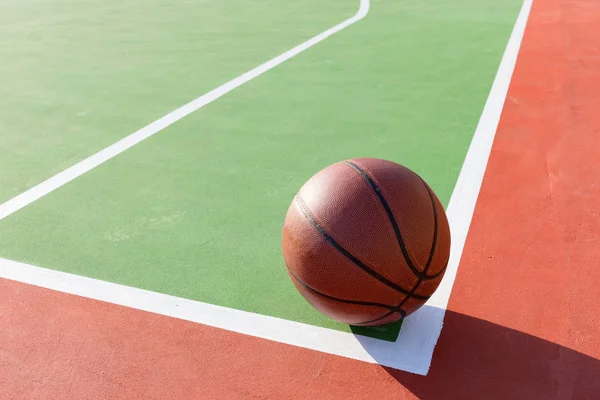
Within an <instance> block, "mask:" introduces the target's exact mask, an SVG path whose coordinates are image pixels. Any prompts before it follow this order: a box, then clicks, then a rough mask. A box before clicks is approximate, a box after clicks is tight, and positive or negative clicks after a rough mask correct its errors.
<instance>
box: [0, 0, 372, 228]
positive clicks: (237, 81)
mask: <svg viewBox="0 0 600 400" xmlns="http://www.w3.org/2000/svg"><path fill="white" fill-rule="evenodd" d="M369 7H370V0H360V7H359V9H358V11H357V13H356V14H355V15H354V16H353V17H351V18H349V19H347V20H345V21H343V22H341V23H339V24H337V25H335V26H334V27H332V28H329V29H328V30H326V31H324V32H322V33H320V34H318V35H317V36H315V37H313V38H311V39H309V40H307V41H306V42H304V43H301V44H299V45H298V46H296V47H294V48H292V49H290V50H288V51H286V52H285V53H282V54H280V55H278V56H277V57H275V58H273V59H271V60H269V61H267V62H265V63H264V64H262V65H259V66H258V67H256V68H254V69H251V70H250V71H248V72H245V73H244V74H242V75H240V76H238V77H237V78H234V79H232V80H230V81H229V82H227V83H225V84H223V85H221V86H219V87H218V88H216V89H213V90H211V91H210V92H208V93H206V94H204V95H202V96H200V97H198V98H197V99H195V100H192V101H191V102H189V103H187V104H185V105H183V106H181V107H179V108H178V109H176V110H174V111H172V112H170V113H168V114H167V115H165V116H163V117H162V118H160V119H157V120H156V121H154V122H152V123H150V124H149V125H146V126H144V127H143V128H141V129H139V130H138V131H136V132H134V133H132V134H130V135H129V136H126V137H125V138H123V139H121V140H119V141H118V142H115V143H113V144H112V145H110V146H108V147H106V148H105V149H103V150H100V151H99V152H97V153H96V154H93V155H92V156H90V157H88V158H86V159H84V160H82V161H80V162H78V163H77V164H75V165H73V166H71V167H69V168H67V169H65V170H64V171H61V172H59V173H58V174H56V175H54V176H52V177H51V178H48V179H47V180H45V181H44V182H42V183H40V184H38V185H36V186H34V187H32V188H30V189H28V190H26V191H25V192H23V193H21V194H19V195H17V196H15V197H13V198H12V199H10V200H8V201H6V202H4V203H2V204H0V220H2V219H4V218H6V217H8V216H9V215H11V214H13V213H15V212H16V211H18V210H20V209H21V208H23V207H25V206H27V205H29V204H31V203H33V202H34V201H36V200H38V199H40V198H42V197H44V196H45V195H47V194H49V193H51V192H52V191H54V190H56V189H58V188H60V187H61V186H63V185H65V184H67V183H69V182H70V181H72V180H74V179H76V178H77V177H79V176H81V175H83V174H85V173H86V172H88V171H90V170H92V169H94V168H96V167H97V166H99V165H101V164H103V163H104V162H106V161H108V160H110V159H111V158H113V157H115V156H117V155H119V154H120V153H122V152H124V151H125V150H127V149H129V148H131V147H133V146H135V145H136V144H138V143H140V142H141V141H143V140H145V139H147V138H149V137H150V136H152V135H154V134H156V133H158V132H160V131H162V130H163V129H165V128H166V127H168V126H169V125H172V124H174V123H175V122H177V121H179V120H180V119H182V118H183V117H185V116H187V115H189V114H191V113H193V112H194V111H197V110H199V109H201V108H202V107H204V106H205V105H207V104H210V103H212V102H213V101H215V100H217V99H218V98H220V97H222V96H224V95H225V94H227V93H229V92H231V91H232V90H234V89H235V88H237V87H240V86H242V85H243V84H244V83H246V82H248V81H250V80H252V79H254V78H256V77H258V76H260V75H262V74H264V73H265V72H267V71H269V70H271V69H273V68H275V67H276V66H278V65H280V64H282V63H283V62H285V61H287V60H289V59H290V58H292V57H294V56H296V55H298V54H300V53H302V52H303V51H304V50H307V49H309V48H311V47H312V46H314V45H316V44H317V43H319V42H321V41H323V40H325V39H327V38H328V37H330V36H331V35H333V34H335V33H337V32H339V31H341V30H342V29H345V28H347V27H349V26H350V25H352V24H354V23H356V22H358V21H360V20H361V19H363V18H364V17H365V16H366V15H367V14H368V12H369Z"/></svg>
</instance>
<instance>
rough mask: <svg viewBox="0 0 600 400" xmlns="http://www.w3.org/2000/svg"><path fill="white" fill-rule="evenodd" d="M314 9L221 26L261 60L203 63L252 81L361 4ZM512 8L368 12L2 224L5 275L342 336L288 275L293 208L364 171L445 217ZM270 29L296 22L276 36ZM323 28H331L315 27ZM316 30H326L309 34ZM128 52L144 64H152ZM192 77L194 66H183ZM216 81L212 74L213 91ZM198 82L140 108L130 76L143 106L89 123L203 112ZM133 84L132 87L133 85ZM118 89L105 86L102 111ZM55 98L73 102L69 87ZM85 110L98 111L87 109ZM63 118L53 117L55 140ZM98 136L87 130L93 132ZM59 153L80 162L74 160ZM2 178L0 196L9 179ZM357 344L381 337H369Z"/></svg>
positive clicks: (482, 5)
mask: <svg viewBox="0 0 600 400" xmlns="http://www.w3.org/2000/svg"><path fill="white" fill-rule="evenodd" d="M241 3H242V2H240V4H241ZM267 3H268V2H267ZM310 3H311V2H307V4H310ZM312 3H313V4H312V6H314V7H315V8H318V9H319V10H320V11H319V12H315V11H314V10H312V11H311V10H310V7H306V10H304V12H302V13H301V14H300V15H298V12H299V11H298V7H299V6H297V5H294V6H291V5H286V7H289V8H290V9H288V10H286V11H285V12H283V14H279V15H278V17H277V18H276V17H275V16H274V15H271V17H267V16H265V15H262V14H261V15H260V18H261V20H260V21H255V22H254V23H256V24H257V28H256V29H257V30H261V29H263V28H264V29H265V30H268V29H267V28H266V27H264V26H262V24H264V23H265V21H262V19H263V18H264V19H265V20H268V19H269V18H271V19H272V20H273V21H275V20H277V23H278V24H279V25H278V26H279V28H278V29H280V30H281V34H277V35H276V36H273V35H266V34H265V35H263V36H260V35H256V37H254V38H253V39H252V40H250V39H248V38H246V37H241V36H243V34H242V33H243V32H242V31H240V30H238V27H237V25H236V24H235V23H232V22H231V21H230V22H229V23H227V24H225V26H228V27H229V28H230V29H232V32H233V33H232V37H231V38H230V39H231V40H233V38H235V37H238V38H239V39H240V40H243V41H245V43H250V42H252V41H253V40H258V41H261V42H263V43H262V44H261V45H260V46H258V45H255V46H258V47H257V48H259V47H260V51H259V50H257V51H256V52H251V54H248V53H246V52H245V50H243V49H244V47H242V46H241V45H240V46H239V47H238V46H232V47H227V48H224V47H223V46H222V45H219V46H215V47H214V49H213V50H214V51H219V52H222V53H223V54H221V55H220V56H218V57H217V59H218V60H229V62H231V63H234V64H235V63H238V62H240V63H242V64H243V65H245V66H247V65H248V64H252V63H253V62H254V61H256V58H257V55H258V53H261V54H263V53H262V52H265V55H266V53H269V54H268V56H266V57H264V59H261V60H260V62H262V61H264V60H266V59H268V58H270V57H272V56H274V55H277V54H279V53H280V52H281V51H283V50H285V48H283V49H282V48H281V44H282V43H283V40H282V37H288V38H289V37H291V36H293V34H292V33H291V32H288V31H287V29H288V26H289V29H290V30H291V31H293V32H294V34H295V37H296V38H299V37H301V36H302V35H300V34H299V31H302V32H307V31H310V32H312V33H317V32H319V31H321V30H324V29H326V28H328V27H329V26H331V25H334V24H335V23H337V22H340V21H341V20H343V19H345V18H346V17H347V16H349V15H351V14H353V13H354V12H355V10H356V8H357V6H358V1H356V2H353V1H332V2H331V3H332V4H330V5H329V6H328V7H330V8H327V7H325V8H323V7H324V5H323V4H322V3H319V2H316V1H314V2H312ZM326 3H327V2H326ZM354 3H356V4H354ZM520 3H521V2H520V1H519V0H506V1H503V2H498V1H495V0H479V1H475V0H452V1H440V0H437V1H433V0H428V1H421V2H414V1H407V0H401V1H379V0H377V1H373V2H372V9H371V12H370V14H369V15H368V16H367V18H366V19H365V20H363V21H361V22H359V23H358V24H356V25H353V26H352V27H350V28H348V29H347V30H345V31H343V32H341V33H339V34H337V35H335V36H333V37H331V38H329V39H327V40H326V41H325V42H323V43H321V44H319V45H318V46H316V47H314V48H312V49H310V50H308V51H307V52H305V53H303V54H302V55H300V56H298V57H296V58H294V59H292V60H290V61H289V62H286V63H285V64H283V65H281V66H279V67H277V68H276V69H274V70H272V71H270V72H268V73H267V74H265V75H263V76H261V77H259V78H257V79H255V80H253V81H251V82H249V83H248V84H246V85H244V86H243V87H241V88H239V89H236V90H235V91H234V92H232V93H230V94H228V95H226V96H225V97H223V98H221V99H219V100H218V101H216V102H214V103H212V104H210V105H208V106H207V107H205V108H203V109H202V110H200V111H198V112H196V113H194V114H192V115H190V116H189V117H186V118H185V119H183V120H181V121H179V122H178V123H176V124H175V125H173V126H171V127H169V128H167V129H165V130H164V131H163V132H161V133H159V134H157V135H156V136H154V137H152V138H150V139H148V140H147V141H145V142H142V143H141V144H139V145H137V146H135V147H134V148H132V149H130V150H129V151H127V152H125V153H123V154H121V155H120V156H118V157H117V158H115V159H113V160H111V161H110V162H108V163H106V164H104V165H102V166H100V167H99V168H97V169H95V170H93V171H91V172H89V173H88V174H86V175H84V176H83V177H81V178H79V179H77V180H76V181H74V182H72V183H70V184H68V185H66V186H65V187H63V188H61V189H59V190H57V191H56V192H53V193H52V194H50V195H48V196H47V197H45V198H43V199H41V200H39V201H37V202H36V203H34V204H32V205H30V206H28V207H27V208H25V209H23V210H21V211H19V212H18V213H16V214H14V215H12V216H10V217H8V218H7V219H5V220H3V221H0V257H5V258H10V259H15V260H18V261H24V262H28V263H31V264H34V265H39V266H43V267H46V268H55V269H59V270H62V271H67V272H71V273H76V274H81V275H85V276H90V277H94V278H98V279H103V280H107V281H112V282H118V283H121V284H126V285H131V286H136V287H141V288H144V289H149V290H153V291H157V292H163V293H168V294H172V295H176V296H181V297H186V298H191V299H195V300H200V301H204V302H208V303H213V304H218V305H222V306H227V307H231V308H236V309H242V310H248V311H253V312H257V313H260V314H267V315H272V316H277V317H282V318H286V319H291V320H295V321H301V322H306V323H310V324H315V325H320V326H325V327H330V328H334V329H340V330H345V331H349V330H350V328H349V327H348V326H344V325H341V324H338V323H336V322H333V321H330V320H329V319H327V318H325V317H323V316H322V315H320V314H319V313H318V312H316V311H315V310H314V309H313V308H312V307H310V306H309V305H308V304H307V303H306V302H305V301H304V299H302V297H301V296H300V295H299V294H298V293H297V292H296V290H295V288H294V286H293V285H292V283H291V282H290V280H289V278H288V276H287V274H286V272H285V267H284V265H283V261H282V256H281V250H280V240H281V239H280V234H281V227H282V223H283V218H284V215H285V212H286V210H287V207H288V205H289V203H290V201H291V199H292V197H293V195H294V194H295V192H296V191H297V190H298V188H299V187H300V186H301V185H302V184H303V183H304V182H305V181H306V180H307V179H308V178H309V177H310V176H311V175H312V174H314V173H315V172H317V171H318V170H319V169H321V168H323V167H325V166H327V165H328V164H331V163H333V162H336V161H339V160H343V159H346V158H351V157H358V156H363V157H365V156H366V157H380V158H387V159H391V160H394V161H397V162H400V163H402V164H404V165H407V166H408V167H410V168H412V169H414V170H415V171H417V172H418V173H419V174H421V176H422V177H423V178H424V179H425V180H426V181H428V182H429V183H430V185H431V186H432V187H433V188H434V190H435V191H436V193H437V194H438V196H439V197H440V199H441V200H442V201H443V202H444V203H445V204H447V202H448V200H449V198H450V194H451V192H452V189H453V187H454V184H455V182H456V178H457V176H458V173H459V171H460V168H461V165H462V161H463V158H464V155H465V153H466V150H467V148H468V145H469V142H470V139H471V137H472V134H473V132H474V130H475V127H476V124H477V122H478V119H479V116H480V114H481V111H482V109H483V105H484V102H485V99H486V97H487V94H488V92H489V89H490V86H491V84H492V81H493V78H494V75H495V72H496V70H497V67H498V64H499V62H500V59H501V56H502V53H503V50H504V47H505V45H506V42H507V40H508V37H509V35H510V32H511V30H512V25H513V23H514V20H515V19H516V16H517V13H518V9H519V6H520ZM157 4H158V3H157ZM165 4H166V3H165ZM185 4H188V3H185ZM202 4H203V6H204V4H207V6H208V5H210V4H212V2H211V3H202ZM274 4H279V3H274ZM281 4H283V3H281ZM281 4H279V5H278V6H273V7H272V8H267V7H266V6H265V9H264V11H263V13H266V14H275V13H278V12H279V11H278V8H282V7H283V6H281ZM348 4H350V8H348V7H346V6H348ZM317 5H318V7H317ZM342 5H344V7H342ZM215 7H217V6H215ZM222 7H224V6H222ZM217 8H219V7H217ZM292 8H293V9H292ZM156 12H157V13H158V11H156ZM246 13H247V14H246V15H245V16H246V20H244V23H245V24H250V22H248V21H247V20H249V19H248V18H247V15H253V16H254V15H255V14H254V12H250V13H248V11H246ZM241 14H242V13H241V12H240V15H241ZM235 15H237V12H236V13H234V14H233V15H228V14H227V15H226V14H221V15H219V17H218V18H234V17H235ZM282 15H284V16H285V15H287V16H288V17H290V18H292V19H293V20H294V21H296V22H294V23H290V24H288V23H287V22H285V21H284V22H282V21H280V20H279V18H282ZM154 17H155V18H157V19H160V16H159V15H155V16H154ZM175 17H176V16H173V19H174V20H176V19H177V18H175ZM180 17H181V18H182V19H184V20H185V19H186V18H187V16H186V15H181V16H180ZM238 18H241V17H240V16H238ZM325 20H328V21H331V23H330V24H329V25H328V26H322V25H323V21H325ZM261 21H262V22H261ZM302 21H304V24H305V25H302V23H301V22H302ZM174 24H176V23H175V22H174ZM217 25H218V24H216V25H215V26H217ZM258 25H261V26H260V27H259V26H258ZM325 25H327V24H325ZM194 26H195V25H194ZM219 26H220V25H219ZM300 26H303V27H305V28H300ZM317 26H321V27H322V29H316V31H315V28H316V27H317ZM229 28H228V29H229ZM309 28H311V29H312V30H311V29H309ZM182 29H183V28H182ZM215 29H216V28H215ZM223 29H224V30H225V28H223ZM246 29H248V30H251V28H250V26H249V25H247V28H246ZM284 31H285V33H284ZM178 32H179V31H178ZM261 32H262V31H261ZM179 33H180V34H183V33H181V32H179ZM165 35H167V34H166V33H165ZM240 35H241V36H240ZM180 39H181V38H180ZM173 40H175V39H173ZM206 40H208V38H207V39H206ZM295 44H296V43H293V45H295ZM196 45H197V46H200V45H199V44H196ZM127 46H131V47H136V44H135V43H130V44H128V45H127ZM127 46H124V48H123V49H126V48H127ZM207 46H208V45H207ZM284 47H285V46H284ZM289 47H291V46H289ZM267 48H269V49H270V52H269V51H266V49H267ZM138 50H139V52H140V57H142V53H143V52H148V51H150V49H149V48H144V47H142V48H141V49H138ZM167 50H168V49H166V48H165V53H168V51H167ZM123 51H125V50H123ZM219 54H220V53H219ZM187 55H188V51H187V50H185V51H181V52H179V54H177V55H171V56H169V57H170V58H169V59H170V60H171V61H170V62H171V63H172V64H173V65H171V67H170V68H178V67H176V66H175V65H174V64H176V60H178V59H184V61H185V62H186V63H187V62H188V61H189V60H188V59H186V57H187ZM73 57H76V55H73ZM111 57H113V56H112V55H111ZM198 57H200V56H198ZM142 58H143V57H142ZM160 58H161V56H158V57H157V59H160ZM258 58H260V57H258ZM250 61H252V62H250ZM77 62H80V63H82V65H83V64H84V63H85V60H78V61H77ZM211 62H212V61H211ZM201 64H202V58H200V59H198V60H197V63H196V64H194V65H195V67H198V66H199V65H201ZM225 64H227V62H226V61H222V62H218V63H217V64H216V65H217V66H211V67H206V68H207V69H208V70H210V71H213V72H214V74H216V75H219V74H221V73H222V72H223V71H221V68H225V67H224V65H225ZM93 67H94V66H93V65H91V64H90V68H93ZM146 67H148V68H154V67H153V66H152V65H151V63H148V64H143V65H141V66H140V70H142V69H145V68H146ZM195 67H193V66H190V68H191V69H190V70H185V68H183V69H182V70H183V71H187V72H182V73H181V74H179V75H176V76H174V77H172V78H171V79H170V80H168V81H165V82H167V83H164V84H165V85H166V86H165V87H163V90H164V92H165V93H166V92H169V91H172V93H170V94H169V95H168V97H169V101H167V100H165V99H164V98H155V97H161V95H160V94H159V93H156V92H153V91H150V92H148V91H146V92H144V90H150V88H149V87H148V86H149V85H150V86H152V84H151V83H150V82H151V81H152V79H151V78H148V77H147V79H143V76H145V75H142V76H141V77H140V80H142V82H135V84H136V85H139V88H138V89H139V91H140V93H138V95H139V96H140V98H144V101H142V102H136V101H128V102H127V104H126V103H124V102H120V101H121V100H120V99H115V101H117V102H120V103H119V104H120V105H119V107H115V108H113V107H112V106H108V105H106V104H105V105H98V104H96V106H97V107H99V110H98V111H97V112H99V113H101V114H104V115H110V118H111V119H110V120H111V121H112V122H111V123H112V124H118V123H119V122H118V121H119V120H120V119H121V118H126V119H127V118H130V115H138V116H140V115H142V114H144V115H145V116H147V117H148V116H150V119H152V117H153V116H154V117H156V116H158V115H157V113H159V110H158V109H159V108H160V107H156V108H153V107H155V105H153V102H154V101H157V102H159V103H161V102H162V104H163V105H165V106H166V104H167V103H168V104H174V103H177V100H183V101H182V102H185V100H187V99H188V98H189V94H190V90H189V85H197V86H195V89H194V90H192V91H193V92H194V93H195V94H194V95H193V96H195V95H198V94H200V93H198V90H199V88H200V86H201V85H200V84H199V83H198V82H195V80H196V79H200V80H203V74H194V73H193V72H192V70H193V69H194V68H195ZM165 68H167V67H165ZM226 68H229V69H228V70H227V73H226V74H224V75H227V78H223V76H222V75H219V78H215V77H211V78H210V79H208V78H206V81H205V84H206V82H209V81H210V83H214V82H215V81H218V80H219V79H222V78H223V79H222V80H227V79H230V78H232V77H234V76H235V75H236V74H237V73H236V72H235V71H234V70H235V68H233V66H231V65H227V66H226ZM245 69H247V67H243V68H241V69H240V70H242V71H243V70H245ZM159 70H160V69H159ZM144 71H145V70H144ZM146 72H147V71H146ZM155 73H156V71H155ZM148 74H149V75H151V74H150V73H149V72H148ZM152 76H154V75H152ZM211 76H212V75H211ZM156 78H157V79H162V78H161V77H160V76H156ZM64 79H65V82H66V81H68V78H67V77H65V78H64ZM136 79H137V78H136V75H135V74H134V75H131V80H132V82H131V84H134V83H133V81H135V80H136ZM84 81H85V79H84V77H81V78H80V82H81V84H82V85H83V84H84V83H83V82H84ZM171 81H172V82H171ZM123 83H124V80H121V79H119V80H117V81H116V82H114V84H111V83H110V80H109V79H106V80H105V81H104V84H105V85H106V86H105V90H107V94H106V96H109V94H108V92H110V91H111V90H121V89H122V88H121V86H120V85H122V84H123ZM111 85H113V86H111ZM209 86H210V85H209ZM111 88H112V89H111ZM169 88H170V89H169ZM206 89H210V88H209V87H207V88H206ZM62 90H63V92H64V94H65V95H67V96H68V95H70V94H71V88H70V87H63V88H62ZM182 92H185V93H184V94H183V95H182ZM200 92H201V90H200ZM82 93H84V91H82ZM56 96H59V94H58V93H56ZM186 96H187V97H186ZM193 96H192V97H193ZM59 97H60V96H59ZM184 98H185V99H184ZM79 105H80V106H81V107H84V108H89V109H92V108H93V106H94V104H93V103H92V105H91V106H90V103H88V102H86V101H85V99H83V98H82V99H81V100H80V101H79ZM177 105H179V104H175V105H174V107H175V106H177ZM174 107H172V108H174ZM113 112H117V115H116V116H113V115H112V113H113ZM75 118H76V117H75V116H73V115H69V116H65V117H64V119H65V124H68V123H71V122H72V121H73V120H74V119H75ZM134 119H135V118H134ZM144 122H147V120H145V121H144ZM127 123H129V124H131V125H133V121H132V120H128V122H127ZM104 126H105V125H104V122H103V121H102V120H101V119H99V120H97V121H96V125H94V127H95V128H93V129H96V130H98V132H99V131H101V130H102V129H103V127H104ZM137 127H139V126H137ZM137 127H134V128H137ZM82 129H84V128H82ZM85 129H87V128H85ZM65 135H66V136H65V137H66V139H65V138H61V139H60V140H61V141H63V142H62V143H63V144H64V146H65V147H69V146H70V145H71V141H72V140H74V139H73V138H74V136H71V134H69V133H65ZM92 136H94V135H92ZM96 136H97V138H96V139H93V140H92V139H90V141H89V143H88V145H87V146H88V147H86V150H85V151H89V150H90V149H91V148H93V146H94V145H95V144H97V143H96V142H94V140H98V141H101V140H100V138H101V139H102V140H106V137H103V136H102V134H100V133H98V134H97V135H96ZM116 136H119V135H116ZM121 136H123V135H121ZM92 142H94V143H92ZM69 148H70V147H69ZM69 151H72V152H74V151H79V153H77V154H80V153H82V152H83V153H85V151H83V149H77V145H74V147H73V148H70V150H69ZM31 152H32V157H33V156H36V157H37V155H38V154H34V153H36V152H35V151H34V150H32V151H31ZM38 152H39V153H41V152H42V150H38ZM48 157H49V156H48ZM57 157H58V156H57ZM42 164H43V163H39V166H41V165H42ZM53 165H54V166H56V164H53ZM17 167H18V166H17ZM36 173H37V174H42V173H48V171H41V172H32V175H35V174H36ZM3 174H4V175H6V176H4V175H2V179H3V181H8V182H11V179H15V178H14V176H12V177H11V173H6V174H5V173H4V172H3ZM17 181H18V179H17V180H15V182H17ZM15 185H16V184H13V190H14V187H15ZM17 186H18V185H17ZM2 193H5V195H6V193H7V192H2ZM396 326H398V324H397V325H396ZM392 329H393V327H391V328H386V332H390V331H392ZM363 333H366V334H370V335H375V336H382V334H381V332H379V333H378V331H377V330H364V331H363ZM396 334H397V332H396ZM388 336H389V335H387V336H386V334H383V337H386V338H387V337H388Z"/></svg>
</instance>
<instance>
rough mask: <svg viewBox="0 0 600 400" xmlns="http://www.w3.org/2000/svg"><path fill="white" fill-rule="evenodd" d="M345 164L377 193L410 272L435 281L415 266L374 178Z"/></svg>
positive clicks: (350, 162) (360, 169)
mask: <svg viewBox="0 0 600 400" xmlns="http://www.w3.org/2000/svg"><path fill="white" fill-rule="evenodd" d="M345 163H346V164H348V165H349V166H351V167H352V168H354V169H355V170H356V171H357V172H358V173H359V174H360V175H361V176H362V178H363V179H364V180H365V181H366V182H367V183H368V184H369V186H370V187H371V189H372V190H373V192H375V195H376V196H377V198H378V199H379V202H380V203H381V205H382V206H383V209H384V210H385V213H386V214H387V217H388V220H389V221H390V223H391V224H392V229H393V230H394V234H395V235H396V241H397V242H398V245H399V246H400V250H401V251H402V255H403V256H404V260H405V261H406V264H407V265H408V267H409V268H410V270H411V271H412V272H413V274H414V275H415V276H416V277H417V278H420V279H426V280H427V279H433V278H434V277H435V276H433V277H429V276H427V275H426V274H425V272H421V271H419V270H418V268H417V267H416V266H415V264H414V263H413V262H412V260H411V258H410V255H409V254H408V250H407V248H406V243H404V238H403V237H402V233H401V232H400V227H399V226H398V222H397V221H396V218H394V214H393V213H392V209H391V208H390V206H389V204H388V202H387V201H386V200H385V197H383V193H381V190H380V189H379V187H378V186H377V184H376V183H375V181H374V180H373V178H371V177H370V176H369V174H367V173H366V172H365V171H364V170H363V169H362V168H360V167H359V166H358V165H356V164H355V163H353V162H352V161H345ZM415 175H416V174H415ZM417 177H419V176H418V175H417ZM419 179H421V178H420V177H419ZM421 181H423V180H422V179H421ZM427 193H429V190H427ZM430 198H431V195H430ZM434 212H435V211H434ZM436 229H437V224H436ZM415 297H416V296H415Z"/></svg>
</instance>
